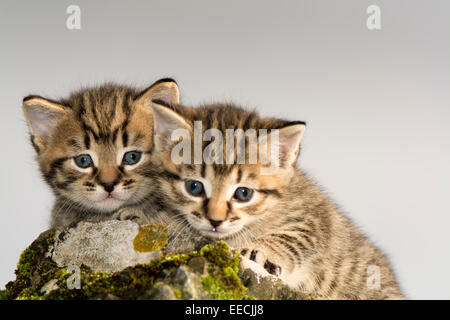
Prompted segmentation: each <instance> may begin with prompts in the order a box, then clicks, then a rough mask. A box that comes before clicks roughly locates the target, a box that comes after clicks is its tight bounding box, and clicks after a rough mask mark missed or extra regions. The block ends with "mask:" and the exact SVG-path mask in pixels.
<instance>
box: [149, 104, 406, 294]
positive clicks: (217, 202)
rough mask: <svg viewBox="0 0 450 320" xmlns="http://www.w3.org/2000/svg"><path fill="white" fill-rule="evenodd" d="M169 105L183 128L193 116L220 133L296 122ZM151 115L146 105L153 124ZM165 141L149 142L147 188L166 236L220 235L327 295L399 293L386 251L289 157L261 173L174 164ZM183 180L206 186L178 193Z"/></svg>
mask: <svg viewBox="0 0 450 320" xmlns="http://www.w3.org/2000/svg"><path fill="white" fill-rule="evenodd" d="M154 108H159V109H160V108H164V107H163V106H161V105H154ZM167 110H169V109H167ZM167 110H166V111H167ZM171 110H173V111H174V112H173V113H174V114H175V112H177V113H178V114H181V115H182V116H183V117H184V119H185V122H186V123H187V124H188V127H189V126H192V125H193V121H194V120H200V121H202V124H203V130H205V129H210V128H217V129H219V130H220V131H221V132H223V133H225V130H226V129H235V128H242V129H244V130H245V129H249V128H254V129H259V128H265V129H273V128H285V127H287V126H291V125H295V124H296V123H292V122H288V121H284V120H279V119H273V118H260V117H259V116H258V115H257V114H256V113H255V112H250V111H246V110H244V109H241V108H238V107H235V106H233V105H219V104H217V105H211V106H203V107H199V108H196V109H194V108H188V107H179V106H173V107H172V108H171ZM156 115H157V112H155V111H154V117H155V124H156V123H157V122H158V121H159V120H158V116H156ZM163 116H164V115H163ZM169 116H170V113H169ZM175 121H177V120H175ZM186 123H180V127H183V126H184V127H186ZM157 130H158V129H157V128H156V127H155V134H158V132H157ZM280 132H281V131H280ZM170 143H171V142H170V141H166V144H165V147H164V148H163V147H162V146H161V148H159V147H157V145H156V144H155V151H156V152H155V153H154V154H153V155H152V157H153V158H152V161H153V162H154V163H155V165H154V166H153V167H152V168H153V171H152V174H153V175H154V179H155V183H157V184H158V185H159V189H158V190H159V191H158V192H157V193H155V194H154V197H155V199H157V198H159V201H156V202H157V203H159V215H158V216H152V217H149V220H152V219H153V220H155V221H156V220H158V219H159V221H165V223H168V224H169V226H170V228H169V229H172V230H173V237H174V238H176V237H177V235H178V234H185V233H186V231H187V232H188V233H190V234H191V235H192V236H194V235H197V236H198V235H202V236H204V237H208V238H212V239H223V240H225V241H227V242H228V243H229V244H230V245H231V246H233V247H235V248H240V249H241V250H242V254H243V255H244V256H246V257H248V258H250V259H251V260H254V261H256V262H257V263H259V264H261V265H262V266H264V267H265V268H266V269H267V270H268V271H269V272H270V273H272V274H275V275H277V276H279V277H280V278H281V279H282V280H284V281H285V282H286V283H288V284H289V285H291V286H293V287H296V288H300V289H302V290H305V291H308V292H311V293H314V294H318V295H322V296H324V297H327V298H330V299H402V298H403V296H402V294H401V292H400V290H399V288H398V285H397V282H396V279H395V276H394V273H393V271H392V269H391V267H390V266H389V262H388V260H387V258H386V257H385V256H384V255H383V254H382V253H381V252H380V251H379V250H378V249H377V248H376V247H375V246H374V245H372V244H371V243H370V242H369V240H368V239H367V238H366V237H365V236H364V235H362V234H361V232H359V231H358V230H357V228H356V227H355V226H354V225H353V224H352V223H351V221H350V220H349V219H348V218H347V217H345V216H344V214H342V213H341V212H340V211H339V210H338V208H337V207H336V205H335V204H334V203H333V202H332V201H331V200H330V199H329V198H328V197H327V196H325V195H324V193H323V192H322V191H321V190H320V188H319V187H318V186H317V185H316V184H315V183H314V182H313V181H312V180H311V179H310V178H308V177H307V175H306V174H305V173H303V172H302V171H301V170H300V169H298V168H296V167H295V165H294V164H292V165H291V164H289V163H282V166H280V168H279V169H278V170H277V171H276V172H275V173H274V174H272V175H261V174H260V168H261V164H260V163H257V164H248V163H246V164H231V165H226V164H220V165H219V164H211V165H206V164H205V163H202V164H180V165H175V164H174V163H173V162H172V161H171V157H170V150H171V149H170V148H169V149H167V145H171V144H170ZM172 146H173V144H172ZM204 147H205V143H203V148H204ZM294 161H295V160H294ZM187 180H198V181H201V182H202V183H203V184H204V185H207V186H208V187H207V191H206V193H205V194H204V195H203V196H201V197H198V198H195V197H192V196H190V195H188V194H186V192H185V190H183V188H184V183H185V181H187ZM238 186H246V187H249V188H251V189H253V190H254V192H255V195H254V198H255V199H254V200H252V201H250V202H249V203H248V204H247V205H243V204H242V203H238V202H236V201H234V199H232V198H231V197H230V194H232V191H233V190H234V189H236V188H237V187H238ZM230 190H231V193H230ZM163 213H164V214H163ZM212 216H215V217H218V216H220V217H221V218H220V219H222V223H221V224H220V225H219V226H218V227H216V230H212V227H213V226H212V224H211V223H212V222H210V220H209V219H211V217H212ZM214 220H217V219H214ZM185 240H186V239H185V238H183V239H182V241H185ZM369 266H377V267H379V268H380V271H381V273H380V276H381V288H380V289H379V290H378V289H371V288H370V287H369V286H368V285H367V281H368V280H369V279H368V277H369V276H370V273H368V268H369Z"/></svg>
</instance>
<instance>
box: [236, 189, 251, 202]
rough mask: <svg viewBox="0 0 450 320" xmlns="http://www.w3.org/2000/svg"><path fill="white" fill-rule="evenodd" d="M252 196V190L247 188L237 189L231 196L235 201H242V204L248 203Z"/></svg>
mask: <svg viewBox="0 0 450 320" xmlns="http://www.w3.org/2000/svg"><path fill="white" fill-rule="evenodd" d="M252 196H253V190H251V189H249V188H245V187H239V188H237V189H236V191H235V192H234V195H233V197H234V198H235V199H236V200H238V201H242V202H247V201H250V199H251V198H252Z"/></svg>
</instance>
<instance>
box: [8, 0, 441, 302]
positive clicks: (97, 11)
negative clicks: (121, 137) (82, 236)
mask: <svg viewBox="0 0 450 320" xmlns="http://www.w3.org/2000/svg"><path fill="white" fill-rule="evenodd" d="M70 4H77V5H79V6H80V7H81V18H82V22H81V24H82V25H81V26H82V29H81V30H76V31H70V30H68V29H67V28H66V19H67V16H68V15H67V14H66V8H67V6H68V5H70ZM370 4H377V5H379V6H380V7H381V10H382V30H380V31H369V30H368V29H367V28H366V18H367V14H366V8H367V7H368V5H370ZM449 14H450V2H448V1H400V0H397V1H375V0H372V1H364V0H355V1H317V0H311V1H260V0H259V1H210V0H208V1H207V0H204V1H167V0H165V1H145V2H144V1H120V2H119V1H75V0H73V1H17V0H16V1H4V0H2V1H1V4H0V40H1V41H0V46H1V47H0V88H1V108H0V119H1V120H0V121H1V125H0V139H1V140H0V146H1V154H2V157H1V160H2V163H1V165H0V172H1V179H0V195H1V202H2V208H1V222H0V243H1V255H0V257H1V261H0V286H2V287H3V286H4V284H5V283H6V282H7V281H8V280H11V279H13V278H14V275H13V270H14V268H15V264H16V262H17V259H18V256H19V254H20V252H21V251H22V250H23V249H24V248H25V247H26V245H27V244H29V243H30V241H32V240H33V239H34V238H36V236H37V235H38V234H39V233H40V232H41V231H43V230H45V229H46V228H47V220H48V216H49V210H50V208H51V205H52V196H51V193H50V191H49V189H48V188H47V187H46V185H45V184H44V183H43V182H42V181H41V179H40V176H39V173H38V170H37V166H36V164H35V162H34V151H33V150H32V148H31V146H30V145H29V142H28V137H27V129H26V125H25V122H24V118H23V115H22V111H21V99H22V98H23V97H24V96H25V95H27V94H30V93H34V94H41V95H44V96H48V97H51V98H54V99H56V98H58V97H61V96H64V95H67V94H68V93H69V92H70V91H71V90H73V89H76V88H78V87H80V86H81V85H95V84H100V83H102V82H104V81H106V80H113V81H117V82H121V83H126V84H135V85H138V86H147V85H149V84H151V83H152V82H153V81H154V80H157V79H158V78H161V77H166V76H170V77H174V78H175V79H176V80H178V82H179V84H180V87H181V91H182V100H183V101H184V102H185V103H188V104H196V103H198V102H210V101H213V100H216V101H221V100H233V101H235V102H237V103H240V104H243V105H245V106H248V107H255V108H257V109H258V110H260V112H261V113H262V114H264V115H276V116H281V117H284V118H289V119H292V120H305V121H307V123H308V129H307V133H306V134H305V137H304V144H303V152H302V156H301V159H300V166H302V167H303V168H304V169H305V170H307V171H309V172H310V173H311V175H312V176H314V177H315V178H316V179H317V181H318V182H319V183H320V184H321V185H322V186H324V188H325V190H327V192H328V193H329V195H330V196H331V197H332V198H333V199H334V200H336V202H337V203H338V204H339V205H340V206H341V208H342V209H343V210H344V211H345V212H346V213H348V215H349V216H350V217H351V218H353V220H354V221H355V222H356V223H357V224H358V225H359V226H360V227H361V229H362V230H363V231H364V232H366V233H367V234H368V235H369V236H370V238H371V239H372V240H373V241H374V242H375V243H376V244H378V245H379V246H380V247H381V248H382V249H384V250H385V251H386V253H387V254H388V255H389V256H390V258H391V260H392V264H393V266H394V268H395V270H396V271H397V274H398V277H399V280H400V282H401V284H402V287H403V289H404V291H405V293H406V294H407V296H408V297H410V298H416V299H419V298H424V299H429V298H447V299H448V298H450V295H449V290H448V285H449V284H450V274H449V272H448V271H449V270H450V254H449V243H450V232H449V230H448V229H449V226H450V218H449V213H450V212H449V211H450V210H449V209H450V203H449V199H448V198H449V197H448V196H449V189H450V183H449V181H450V152H449V146H450V144H449V141H450V127H449V125H448V121H449V110H450V108H449V107H450V105H449V103H450V90H449V89H450V72H449V71H450V59H449V57H450V52H449V51H450V37H449V34H448V33H449V32H448V31H449V30H450V19H449Z"/></svg>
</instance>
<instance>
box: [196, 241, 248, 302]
mask: <svg viewBox="0 0 450 320" xmlns="http://www.w3.org/2000/svg"><path fill="white" fill-rule="evenodd" d="M200 253H201V255H202V256H203V257H205V258H206V259H207V260H208V261H209V262H210V265H209V267H208V275H206V276H205V277H203V279H202V284H203V287H204V289H205V290H206V292H208V293H210V294H211V295H212V296H213V297H214V299H219V300H241V299H245V300H249V299H252V300H253V299H255V298H254V297H252V296H250V295H249V294H248V290H247V288H246V287H245V286H244V285H243V284H242V281H241V279H240V278H239V276H238V271H239V253H238V252H235V253H233V252H231V250H230V247H229V246H228V245H227V244H226V243H225V242H223V241H220V242H218V243H217V244H216V245H215V246H212V245H206V246H205V247H203V248H202V249H201V251H200Z"/></svg>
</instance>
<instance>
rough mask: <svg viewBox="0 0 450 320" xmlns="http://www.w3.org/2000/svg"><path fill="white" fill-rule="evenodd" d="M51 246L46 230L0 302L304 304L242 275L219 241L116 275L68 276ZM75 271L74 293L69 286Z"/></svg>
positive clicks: (88, 272)
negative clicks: (252, 301)
mask: <svg viewBox="0 0 450 320" xmlns="http://www.w3.org/2000/svg"><path fill="white" fill-rule="evenodd" d="M141 236H142V235H141ZM56 240H57V239H56ZM145 241H147V240H145ZM54 246H55V230H49V231H46V232H44V233H42V234H41V235H40V236H39V237H38V238H37V239H36V240H35V241H34V242H33V243H32V244H31V245H30V246H29V247H28V248H27V249H25V250H24V251H23V253H22V254H21V256H20V259H19V262H18V265H17V269H16V271H15V273H16V280H14V281H11V282H9V283H8V284H7V285H6V291H0V299H36V300H46V299H51V300H54V299H56V300H60V299H71V300H73V299H166V300H170V299H245V300H249V299H305V298H308V296H307V295H305V294H301V293H299V292H297V291H293V290H291V289H289V288H288V287H287V286H286V285H284V284H282V283H281V281H273V280H268V279H267V280H265V281H260V279H259V277H258V276H256V275H255V274H254V273H253V272H252V271H251V270H249V269H247V270H242V269H241V264H240V259H241V257H240V255H239V253H238V252H237V251H234V250H232V249H231V248H230V247H229V246H228V245H227V244H226V243H225V242H222V241H219V242H215V243H211V244H207V245H204V246H202V247H201V248H198V250H193V251H191V252H188V253H182V254H168V255H165V254H162V255H161V257H160V258H158V259H153V260H151V261H149V262H148V263H146V264H138V265H134V266H130V267H127V268H125V269H123V270H121V271H119V272H101V271H93V270H92V269H91V268H90V267H89V266H86V265H81V266H80V267H79V268H78V270H75V273H73V270H70V268H68V267H67V266H58V264H57V263H56V262H55V261H54V260H53V259H52V255H51V253H52V250H53V248H54ZM77 271H79V279H80V281H79V284H80V286H79V288H78V287H77V286H76V284H77V282H76V281H75V282H74V281H73V280H74V279H75V276H76V272H77ZM257 278H258V279H257Z"/></svg>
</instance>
